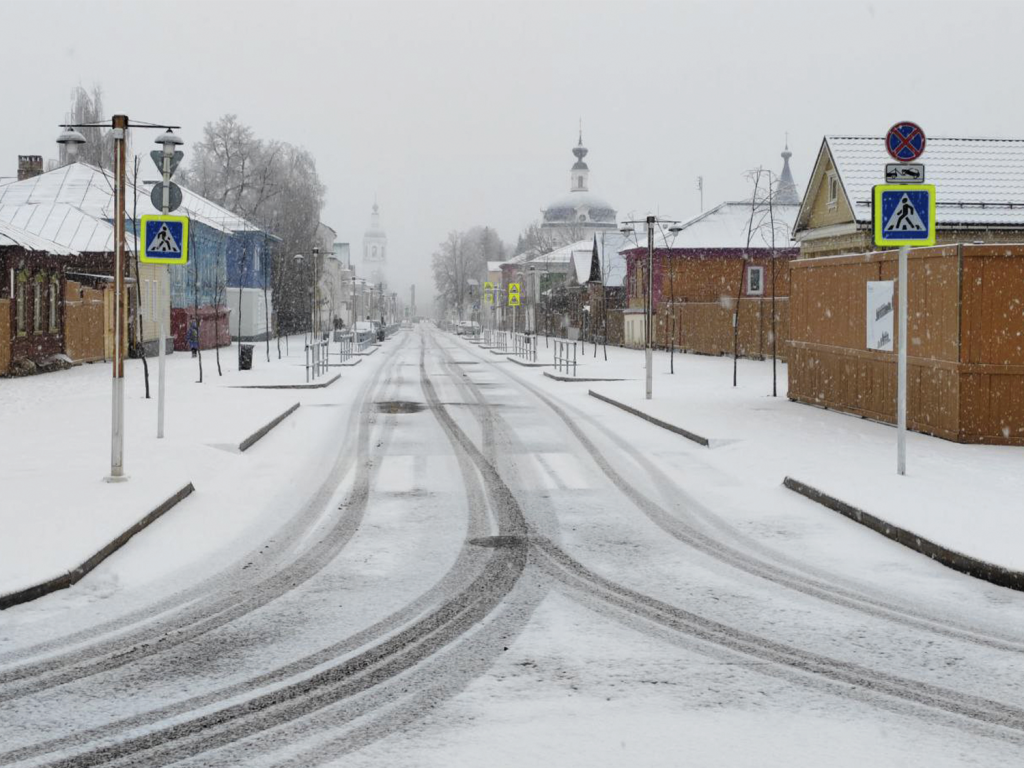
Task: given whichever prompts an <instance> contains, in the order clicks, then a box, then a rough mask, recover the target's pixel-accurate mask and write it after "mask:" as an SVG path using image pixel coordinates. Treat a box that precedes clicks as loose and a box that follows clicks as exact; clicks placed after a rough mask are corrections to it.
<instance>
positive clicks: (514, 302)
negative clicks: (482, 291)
mask: <svg viewBox="0 0 1024 768" xmlns="http://www.w3.org/2000/svg"><path fill="white" fill-rule="evenodd" d="M517 287H518V286H517ZM508 305H509V306H510V307H518V306H519V291H516V292H515V293H513V292H512V286H511V285H510V286H509V291H508Z"/></svg>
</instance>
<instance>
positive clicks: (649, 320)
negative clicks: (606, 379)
mask: <svg viewBox="0 0 1024 768" xmlns="http://www.w3.org/2000/svg"><path fill="white" fill-rule="evenodd" d="M636 224H646V225H647V301H646V302H645V303H646V305H647V306H646V311H645V313H644V315H645V317H644V320H645V323H644V326H645V327H644V347H645V350H644V356H645V358H646V377H645V378H646V398H647V399H648V400H650V399H651V397H652V395H653V391H654V383H653V382H654V375H653V369H652V358H653V356H654V339H653V336H654V225H655V224H672V225H673V228H675V225H678V224H679V222H678V221H676V220H674V219H659V218H658V217H657V216H648V217H647V218H646V219H644V220H643V221H639V220H637V221H624V222H622V226H621V227H619V231H620V232H621V233H622V234H623V235H625V236H626V237H630V236H633V238H634V239H633V242H636V237H635V235H636V233H635V232H634V230H633V227H634V225H636ZM680 231H682V228H681V227H680V228H677V229H676V234H678V233H679V232H680ZM637 245H639V243H637Z"/></svg>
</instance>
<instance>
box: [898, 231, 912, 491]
mask: <svg viewBox="0 0 1024 768" xmlns="http://www.w3.org/2000/svg"><path fill="white" fill-rule="evenodd" d="M909 255H910V246H909V245H901V246H900V263H899V291H900V292H899V305H900V330H899V347H898V349H899V352H898V353H897V354H898V358H897V361H896V472H897V474H900V475H905V474H907V347H908V346H909V345H908V344H907V257H908V256H909Z"/></svg>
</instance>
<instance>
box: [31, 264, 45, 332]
mask: <svg viewBox="0 0 1024 768" xmlns="http://www.w3.org/2000/svg"><path fill="white" fill-rule="evenodd" d="M42 332H43V276H42V275H36V279H35V281H33V283H32V333H42Z"/></svg>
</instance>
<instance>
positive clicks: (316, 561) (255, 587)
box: [0, 350, 397, 701]
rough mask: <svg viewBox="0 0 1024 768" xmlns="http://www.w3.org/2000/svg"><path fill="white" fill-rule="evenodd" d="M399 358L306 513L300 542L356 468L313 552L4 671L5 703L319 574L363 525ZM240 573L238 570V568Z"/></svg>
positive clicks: (367, 401)
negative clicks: (128, 628) (376, 438)
mask: <svg viewBox="0 0 1024 768" xmlns="http://www.w3.org/2000/svg"><path fill="white" fill-rule="evenodd" d="M396 351H397V350H396ZM395 360H397V356H394V357H393V358H392V359H391V360H390V361H389V363H388V364H386V365H384V366H382V367H381V368H380V369H379V370H378V371H377V372H376V373H375V374H374V377H373V378H372V379H371V380H370V382H368V385H367V387H366V388H365V389H364V390H363V396H364V397H363V401H362V403H361V405H360V408H359V409H354V410H357V412H358V414H359V429H358V430H357V440H356V447H355V451H354V453H351V454H350V453H349V452H348V451H343V452H342V453H341V454H340V455H339V458H338V461H337V463H336V464H335V466H334V468H333V469H332V471H331V473H330V475H329V476H328V477H327V479H326V480H325V481H324V482H323V483H322V484H321V486H320V487H319V489H318V490H317V492H316V493H315V494H314V496H313V497H312V498H311V500H310V501H309V502H308V503H307V504H306V506H305V507H304V508H303V511H302V513H301V518H302V523H303V524H302V525H301V526H295V527H293V531H294V537H295V538H296V539H298V538H300V537H302V536H304V535H305V534H306V533H307V532H308V530H310V529H309V525H310V524H312V525H314V526H315V525H316V523H317V522H318V520H319V518H320V516H321V515H322V513H323V510H324V509H325V507H326V505H327V503H328V502H329V501H330V499H331V497H332V496H333V495H334V493H335V491H336V489H337V487H338V485H339V484H340V483H341V482H342V481H343V479H344V477H345V475H346V474H347V473H348V472H349V471H350V469H351V464H352V463H354V464H355V465H356V477H355V482H354V486H353V490H352V492H351V493H350V494H349V495H348V496H347V498H346V500H345V501H344V502H343V503H342V505H341V507H339V509H342V514H341V515H340V516H338V517H337V519H336V520H335V521H334V523H333V525H332V526H331V528H330V529H329V530H328V531H327V532H326V533H325V534H324V535H323V536H322V537H321V538H320V539H319V540H318V541H317V542H316V543H314V544H313V546H311V547H310V548H309V549H307V550H306V551H304V552H301V553H299V554H298V556H297V557H296V558H295V559H294V560H293V561H291V562H290V563H288V564H287V565H286V566H284V567H283V568H281V569H280V570H278V571H276V572H273V573H271V574H270V575H269V576H264V577H263V578H261V579H259V580H257V581H255V582H252V581H250V580H249V579H244V580H243V581H242V583H241V584H238V585H237V586H233V587H232V588H231V590H230V591H229V592H228V593H227V594H223V593H220V592H218V593H214V594H213V595H212V596H210V597H208V598H207V599H205V600H199V601H197V602H195V603H192V604H187V606H186V607H185V608H184V609H182V610H181V611H179V612H172V613H170V614H169V615H167V616H165V617H164V618H162V619H160V620H158V621H156V622H154V623H151V624H149V625H147V626H144V627H142V628H140V629H139V630H136V631H134V632H130V633H128V634H125V635H118V636H115V637H114V638H112V639H106V640H103V641H101V642H98V643H95V644H93V645H90V646H86V647H85V648H81V649H76V650H73V651H71V652H69V653H67V654H64V655H62V656H58V657H47V658H45V659H44V660H41V661H36V662H30V663H28V664H24V665H21V666H18V667H14V668H11V669H7V670H4V671H2V672H0V692H2V694H3V699H4V700H5V701H10V700H13V699H15V698H19V697H21V696H25V695H28V694H31V693H36V692H38V691H41V690H45V689H47V688H51V687H54V686H58V685H64V684H66V683H69V682H72V681H74V680H79V679H82V678H84V677H89V676H91V675H95V674H98V673H100V672H104V671H107V670H110V669H114V668H116V667H119V666H122V665H124V664H128V663H132V662H135V661H138V660H140V659H143V658H146V657H149V656H152V655H154V654H157V653H163V652H165V651H167V650H169V649H171V648H173V647H175V646H177V645H180V644H181V643H183V642H186V641H190V640H194V639H196V638H198V637H201V636H202V635H204V634H206V633H208V632H210V631H212V630H214V629H216V628H218V627H221V626H224V625H225V624H227V623H229V622H230V621H233V620H235V619H237V618H239V617H241V616H244V615H245V614H247V613H250V612H252V611H255V610H257V609H258V608H261V607H263V606H264V605H266V604H267V603H269V602H271V601H272V600H275V599H277V598H278V597H280V596H281V595H284V594H285V593H287V592H289V591H290V590H292V589H295V588H296V587H298V586H299V585H300V584H303V583H305V582H306V581H308V580H309V579H310V578H312V577H313V576H314V575H315V574H317V573H319V572H320V571H321V570H322V569H323V568H324V567H325V566H326V565H327V564H328V563H329V562H330V561H331V560H333V559H334V557H335V556H336V555H337V553H338V552H339V551H340V550H341V548H342V547H344V546H345V544H347V543H348V541H349V540H351V538H352V536H353V535H354V534H355V532H356V530H357V529H358V527H359V524H360V523H361V521H362V517H363V513H364V512H365V506H366V501H367V498H368V494H369V482H370V470H371V464H370V456H369V453H370V448H369V442H370V431H371V424H372V422H371V416H372V408H373V398H372V397H370V394H371V393H372V392H374V391H375V390H376V389H377V388H378V384H379V381H380V379H381V378H382V377H384V375H385V373H389V372H390V370H391V368H392V367H393V366H394V363H395ZM385 385H386V382H385ZM238 562H241V561H238ZM235 567H236V568H237V567H238V563H236V565H235Z"/></svg>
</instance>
